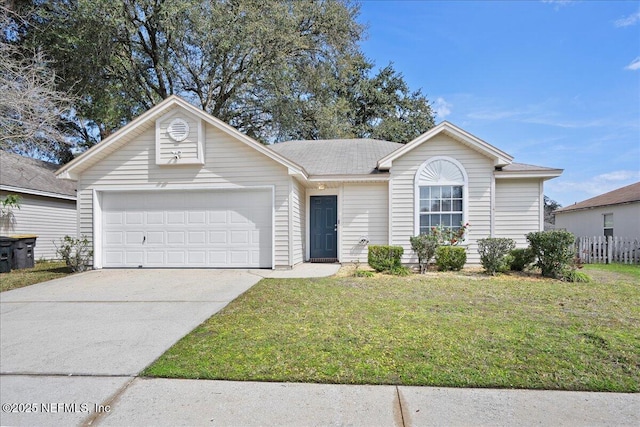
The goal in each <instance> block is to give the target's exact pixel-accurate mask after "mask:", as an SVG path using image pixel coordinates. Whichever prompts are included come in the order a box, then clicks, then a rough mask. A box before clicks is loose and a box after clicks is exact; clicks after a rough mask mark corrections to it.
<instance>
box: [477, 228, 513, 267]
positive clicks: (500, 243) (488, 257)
mask: <svg viewBox="0 0 640 427" xmlns="http://www.w3.org/2000/svg"><path fill="white" fill-rule="evenodd" d="M515 247H516V242H515V241H514V240H513V239H507V238H504V237H487V238H486V239H480V240H478V253H479V254H480V262H482V267H483V268H484V270H485V271H486V272H487V273H489V274H491V275H495V274H496V273H497V272H498V271H501V272H503V271H505V270H507V269H508V267H509V266H508V261H507V260H506V259H505V258H506V255H507V254H508V253H509V251H510V250H512V249H513V248H515Z"/></svg>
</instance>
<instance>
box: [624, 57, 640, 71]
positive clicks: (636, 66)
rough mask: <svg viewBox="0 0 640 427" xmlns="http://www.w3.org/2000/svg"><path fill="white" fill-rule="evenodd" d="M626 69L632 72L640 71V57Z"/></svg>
mask: <svg viewBox="0 0 640 427" xmlns="http://www.w3.org/2000/svg"><path fill="white" fill-rule="evenodd" d="M624 69H625V70H631V71H635V70H640V56H638V57H637V58H636V59H634V60H633V61H631V63H630V64H629V65H627V66H626V67H624Z"/></svg>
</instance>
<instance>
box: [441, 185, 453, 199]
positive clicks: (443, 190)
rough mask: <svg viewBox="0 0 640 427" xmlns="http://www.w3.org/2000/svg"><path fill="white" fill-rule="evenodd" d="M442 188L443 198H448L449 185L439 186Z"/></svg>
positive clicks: (449, 194) (449, 196)
mask: <svg viewBox="0 0 640 427" xmlns="http://www.w3.org/2000/svg"><path fill="white" fill-rule="evenodd" d="M441 188H442V198H443V199H450V198H451V187H450V186H448V185H447V186H446V187H441Z"/></svg>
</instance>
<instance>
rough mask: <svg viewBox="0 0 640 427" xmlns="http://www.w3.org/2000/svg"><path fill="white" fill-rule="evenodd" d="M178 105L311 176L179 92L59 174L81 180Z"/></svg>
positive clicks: (291, 169) (295, 171)
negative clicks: (86, 173)
mask: <svg viewBox="0 0 640 427" xmlns="http://www.w3.org/2000/svg"><path fill="white" fill-rule="evenodd" d="M176 108H182V109H184V110H186V111H187V112H188V113H190V114H192V115H194V116H196V117H197V118H199V119H202V120H203V121H204V122H205V123H209V124H211V125H212V126H215V127H216V128H217V129H219V130H221V131H222V132H225V133H226V134H228V135H230V136H232V137H234V138H235V139H236V140H238V141H240V142H242V143H244V144H246V145H248V146H250V147H251V148H253V149H255V150H257V151H259V152H261V153H262V154H264V155H265V156H267V157H269V158H271V159H273V160H274V161H276V162H278V163H280V164H281V165H283V166H285V167H286V168H288V169H289V173H290V174H292V175H298V176H302V177H304V178H306V177H307V173H306V171H305V170H304V169H303V168H302V167H300V166H299V165H297V164H295V163H294V162H292V161H291V160H289V159H286V158H284V157H282V156H281V155H280V154H278V153H277V152H275V151H273V150H270V149H268V148H267V147H266V146H265V145H263V144H261V143H259V142H258V141H256V140H254V139H253V138H251V137H249V136H247V135H245V134H243V133H242V132H240V131H239V130H237V129H235V128H234V127H233V126H231V125H229V124H227V123H225V122H223V121H222V120H219V119H217V118H215V117H213V116H212V115H211V114H209V113H207V112H205V111H203V110H201V109H200V108H197V107H195V106H193V105H191V104H190V103H188V102H187V101H185V100H184V99H182V98H180V97H179V96H177V95H171V96H170V97H168V98H167V99H165V100H164V101H162V102H161V103H159V104H158V105H156V106H155V107H153V108H151V109H150V110H148V111H147V112H145V113H143V114H141V115H140V116H139V117H137V118H136V119H134V120H132V121H131V122H129V123H128V124H127V125H125V126H124V127H122V128H121V129H119V130H118V131H117V132H115V133H113V134H112V135H110V136H109V137H108V138H106V139H105V140H104V141H102V142H100V143H99V144H97V145H95V146H93V147H92V148H90V149H89V150H87V151H85V152H84V153H82V154H81V155H80V156H78V157H76V158H75V159H73V160H72V161H71V162H69V163H67V164H66V165H64V166H63V167H61V168H60V169H59V170H58V171H57V172H56V175H57V176H58V178H62V179H73V180H77V179H78V176H79V174H80V173H81V172H82V171H84V170H86V169H87V168H89V167H91V166H92V165H94V164H96V163H97V162H99V161H100V160H102V159H104V158H105V157H107V156H108V155H109V154H111V153H113V152H114V151H116V150H117V149H118V148H120V147H121V146H123V145H125V144H127V143H128V142H129V141H131V140H132V139H133V138H134V137H135V136H137V135H139V134H140V133H142V132H143V131H145V130H146V129H148V128H149V127H151V126H153V125H155V120H156V119H158V118H160V117H162V116H163V115H165V114H167V113H168V112H170V111H172V110H173V109H176Z"/></svg>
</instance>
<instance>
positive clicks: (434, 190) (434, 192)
mask: <svg viewBox="0 0 640 427" xmlns="http://www.w3.org/2000/svg"><path fill="white" fill-rule="evenodd" d="M430 188H431V198H432V199H439V198H440V187H430Z"/></svg>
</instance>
